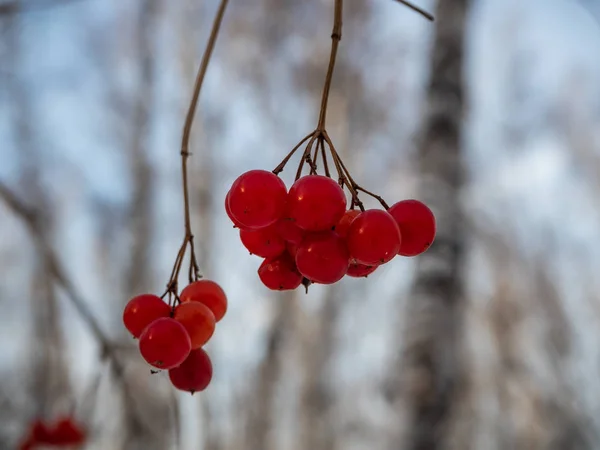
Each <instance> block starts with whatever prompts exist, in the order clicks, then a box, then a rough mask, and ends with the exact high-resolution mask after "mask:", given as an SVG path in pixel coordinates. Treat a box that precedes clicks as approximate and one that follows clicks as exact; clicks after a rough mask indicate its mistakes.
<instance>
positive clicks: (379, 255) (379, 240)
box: [346, 209, 401, 266]
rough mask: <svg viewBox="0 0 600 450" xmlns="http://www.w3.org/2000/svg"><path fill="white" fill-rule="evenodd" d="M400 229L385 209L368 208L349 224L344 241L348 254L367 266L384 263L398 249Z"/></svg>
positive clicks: (395, 253) (394, 254)
mask: <svg viewBox="0 0 600 450" xmlns="http://www.w3.org/2000/svg"><path fill="white" fill-rule="evenodd" d="M400 241H401V237H400V229H399V228H398V224H397V223H396V221H395V220H394V218H393V217H392V216H391V214H389V213H388V212H387V211H383V210H381V209H369V210H367V211H364V212H362V213H360V214H359V215H358V216H357V217H356V218H355V219H354V220H353V221H352V223H351V224H350V228H349V229H348V235H347V236H346V242H347V243H348V250H349V251H350V256H351V257H352V258H353V259H355V260H356V262H359V263H361V264H366V265H368V266H372V265H379V264H384V263H386V262H388V261H390V260H391V259H392V258H393V257H394V256H396V255H397V254H398V250H400Z"/></svg>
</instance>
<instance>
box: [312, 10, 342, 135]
mask: <svg viewBox="0 0 600 450" xmlns="http://www.w3.org/2000/svg"><path fill="white" fill-rule="evenodd" d="M342 7H343V4H342V0H335V10H334V13H333V31H332V32H331V54H330V55H329V67H327V75H326V76H325V85H324V86H323V96H322V98H321V111H320V112H319V123H318V125H317V130H319V131H324V130H325V120H326V118H327V101H328V100H329V91H330V89H331V80H332V78H333V69H334V67H335V58H336V56H337V50H338V46H339V44H340V41H341V40H342Z"/></svg>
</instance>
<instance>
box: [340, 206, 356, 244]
mask: <svg viewBox="0 0 600 450" xmlns="http://www.w3.org/2000/svg"><path fill="white" fill-rule="evenodd" d="M359 214H360V211H358V210H357V209H349V210H348V211H346V212H345V213H344V215H343V216H342V218H341V219H340V220H339V222H338V223H337V225H336V226H335V228H334V231H335V232H336V233H337V234H338V236H340V237H343V238H345V237H346V236H347V235H348V229H349V228H350V224H351V223H352V221H353V220H354V219H356V216H358V215H359Z"/></svg>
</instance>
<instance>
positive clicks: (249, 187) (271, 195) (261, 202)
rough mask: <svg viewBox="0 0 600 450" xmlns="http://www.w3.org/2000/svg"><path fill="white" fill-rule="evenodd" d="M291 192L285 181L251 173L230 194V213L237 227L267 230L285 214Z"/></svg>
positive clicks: (233, 186) (259, 173) (257, 171)
mask: <svg viewBox="0 0 600 450" xmlns="http://www.w3.org/2000/svg"><path fill="white" fill-rule="evenodd" d="M286 195H287V190H286V188H285V184H284V183H283V181H282V180H281V179H280V178H279V177H278V176H277V175H275V174H274V173H272V172H268V171H266V170H250V171H249V172H246V173H243V174H242V175H240V176H239V177H238V178H237V179H236V180H235V181H234V182H233V185H232V186H231V189H230V191H229V211H230V212H231V216H232V218H234V219H235V220H234V223H235V222H239V223H240V224H242V225H243V226H245V227H247V228H253V229H258V228H263V227H267V226H269V225H271V224H273V223H275V222H277V220H279V218H281V216H282V215H283V213H284V211H285V201H286Z"/></svg>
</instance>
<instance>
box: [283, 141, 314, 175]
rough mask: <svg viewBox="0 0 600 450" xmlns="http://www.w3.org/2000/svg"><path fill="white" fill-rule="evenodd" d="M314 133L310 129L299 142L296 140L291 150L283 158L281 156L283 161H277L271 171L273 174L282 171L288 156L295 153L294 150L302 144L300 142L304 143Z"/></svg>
mask: <svg viewBox="0 0 600 450" xmlns="http://www.w3.org/2000/svg"><path fill="white" fill-rule="evenodd" d="M314 134H315V133H314V131H312V132H310V133H309V134H307V135H306V136H304V137H303V138H302V140H301V141H300V142H298V144H296V146H295V147H294V148H293V149H292V151H291V152H289V153H288V154H287V156H286V157H285V158H283V161H281V162H280V163H279V165H278V166H277V167H275V169H273V173H274V174H275V175H279V174H280V173H281V172H283V169H284V168H285V165H286V164H287V163H288V161H289V160H290V158H291V157H292V156H294V153H296V151H297V150H298V149H299V148H300V147H301V146H302V144H304V143H305V142H306V141H308V140H309V139H310V138H311V137H313V135H314Z"/></svg>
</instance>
